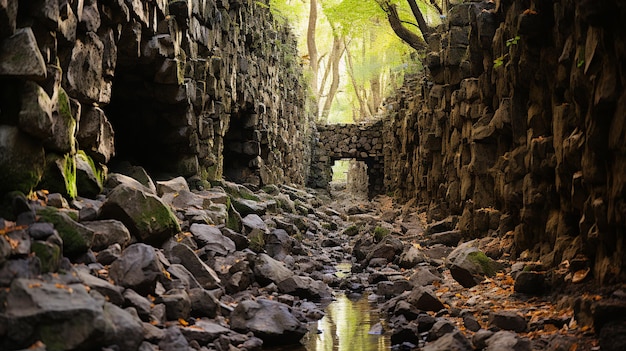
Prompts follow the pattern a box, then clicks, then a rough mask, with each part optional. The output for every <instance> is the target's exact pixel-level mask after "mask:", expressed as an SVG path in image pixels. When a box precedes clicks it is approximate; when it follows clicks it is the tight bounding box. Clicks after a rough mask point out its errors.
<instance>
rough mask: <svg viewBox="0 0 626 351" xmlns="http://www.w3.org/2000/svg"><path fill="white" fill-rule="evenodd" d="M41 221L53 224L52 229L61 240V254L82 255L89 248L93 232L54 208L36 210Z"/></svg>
mask: <svg viewBox="0 0 626 351" xmlns="http://www.w3.org/2000/svg"><path fill="white" fill-rule="evenodd" d="M37 215H38V216H39V217H40V220H41V221H45V222H50V223H52V224H54V228H55V229H56V231H57V232H58V233H59V236H61V238H62V239H63V253H64V254H65V255H66V256H69V257H73V256H78V255H81V254H84V253H85V252H87V250H89V249H90V248H91V245H92V243H93V238H94V235H95V233H94V231H93V230H92V229H90V228H88V227H86V226H84V225H82V224H80V223H78V222H76V221H74V220H73V219H72V218H71V217H70V216H69V215H67V214H66V213H64V212H61V211H59V210H57V209H56V208H54V207H43V208H41V209H39V210H37Z"/></svg>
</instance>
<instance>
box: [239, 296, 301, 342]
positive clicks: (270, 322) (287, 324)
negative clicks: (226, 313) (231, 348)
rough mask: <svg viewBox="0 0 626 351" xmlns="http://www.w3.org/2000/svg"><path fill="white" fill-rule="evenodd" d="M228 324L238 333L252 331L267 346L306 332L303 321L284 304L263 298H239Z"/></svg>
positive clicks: (292, 338)
mask: <svg viewBox="0 0 626 351" xmlns="http://www.w3.org/2000/svg"><path fill="white" fill-rule="evenodd" d="M230 326H231V328H232V329H233V330H235V331H238V332H241V333H248V332H252V333H254V335H255V336H256V337H258V338H260V339H262V340H263V345H268V346H269V345H289V344H295V343H297V342H298V341H300V339H302V337H303V336H304V334H306V332H307V328H306V324H304V323H302V322H300V321H299V320H298V319H297V318H296V317H295V316H294V314H293V313H292V311H291V308H290V307H289V306H288V305H286V304H284V303H280V302H277V301H271V300H266V299H257V300H256V301H252V300H245V301H241V302H240V303H239V304H238V305H237V307H235V309H234V311H233V312H232V314H231V316H230Z"/></svg>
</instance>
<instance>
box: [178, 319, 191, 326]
mask: <svg viewBox="0 0 626 351" xmlns="http://www.w3.org/2000/svg"><path fill="white" fill-rule="evenodd" d="M178 323H180V325H182V326H183V327H186V326H189V322H187V321H186V320H184V319H182V318H178Z"/></svg>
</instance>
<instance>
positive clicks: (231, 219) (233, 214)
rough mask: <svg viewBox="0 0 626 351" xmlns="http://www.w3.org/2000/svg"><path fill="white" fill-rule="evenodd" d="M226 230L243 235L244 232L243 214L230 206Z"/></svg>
mask: <svg viewBox="0 0 626 351" xmlns="http://www.w3.org/2000/svg"><path fill="white" fill-rule="evenodd" d="M226 228H228V229H231V230H234V231H236V232H237V233H241V231H242V230H243V221H242V220H241V214H239V212H237V210H235V208H234V207H233V206H232V205H231V204H229V206H228V218H227V219H226Z"/></svg>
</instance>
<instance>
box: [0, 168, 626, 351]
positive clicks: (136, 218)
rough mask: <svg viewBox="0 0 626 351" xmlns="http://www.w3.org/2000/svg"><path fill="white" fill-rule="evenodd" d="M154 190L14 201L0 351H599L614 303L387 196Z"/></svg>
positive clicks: (176, 182) (172, 185) (567, 274)
mask: <svg viewBox="0 0 626 351" xmlns="http://www.w3.org/2000/svg"><path fill="white" fill-rule="evenodd" d="M148 180H149V182H147V183H145V184H141V183H139V182H138V181H137V180H135V179H133V178H131V177H128V176H125V175H122V174H116V173H112V174H110V175H109V178H108V183H107V189H106V191H105V195H104V196H100V197H98V198H97V199H86V198H77V199H76V200H73V201H71V202H67V201H66V200H65V199H64V198H63V197H62V196H60V195H59V194H49V193H46V192H42V191H40V192H37V193H36V194H35V196H34V197H31V198H25V197H23V196H16V197H15V198H14V199H13V204H14V205H13V209H14V214H15V219H14V221H10V220H4V221H3V222H2V235H1V236H0V238H1V240H0V243H1V244H2V251H1V252H2V255H0V258H1V259H2V262H3V264H2V267H1V269H0V284H1V285H2V286H3V287H4V289H3V290H2V294H0V300H1V301H0V302H2V303H1V304H0V306H2V307H0V322H2V323H0V325H2V326H3V327H2V328H0V348H1V349H2V350H20V349H25V348H30V349H36V350H88V349H89V350H93V349H107V350H113V349H115V350H142V351H147V350H163V351H174V350H176V351H179V350H235V349H237V350H261V349H263V350H309V351H313V350H315V351H321V350H329V351H330V350H388V349H394V350H396V349H397V350H416V349H421V350H431V351H432V350H489V351H494V350H505V349H506V350H508V349H515V350H518V351H523V350H544V349H548V350H598V349H599V348H598V346H597V345H598V340H596V335H595V334H594V333H593V331H592V330H591V329H589V328H588V327H586V325H587V324H585V323H587V322H588V321H587V320H585V318H596V319H598V318H601V315H598V313H597V311H596V314H595V315H594V314H592V313H593V311H590V308H589V306H590V305H591V304H590V302H592V301H598V300H606V301H607V304H606V305H605V306H609V307H606V308H610V306H612V305H611V304H610V302H611V301H613V300H611V298H612V297H615V296H620V295H619V294H620V293H621V294H623V290H619V289H618V290H614V291H612V295H610V294H608V293H607V292H606V291H605V292H601V291H598V293H597V294H586V295H583V296H580V295H579V294H577V293H576V289H578V288H579V287H582V286H584V284H586V282H587V281H586V278H585V277H584V276H583V275H582V273H580V272H579V271H577V270H576V268H575V265H576V263H575V262H572V263H571V265H572V267H569V268H567V267H563V272H561V273H562V276H550V277H549V276H547V275H546V273H545V271H544V268H543V267H541V266H540V265H539V264H538V263H535V262H525V261H523V260H519V261H510V260H509V259H508V256H507V255H506V245H507V244H508V243H507V242H506V241H502V240H500V239H497V238H491V237H486V238H482V239H474V240H467V239H466V238H462V237H461V236H460V235H459V232H458V230H455V225H456V223H454V219H453V218H450V219H447V220H444V221H440V222H435V223H426V218H427V217H426V215H425V213H423V212H421V211H420V209H419V208H416V207H410V206H404V207H401V206H400V205H399V204H397V203H395V202H394V201H393V199H392V198H390V197H387V196H379V197H377V198H375V199H373V200H372V201H368V200H364V199H362V198H357V197H354V196H352V195H350V194H346V193H333V194H332V196H331V195H330V194H328V193H325V192H323V191H313V190H307V191H305V190H303V189H296V188H293V187H289V186H284V185H282V186H267V187H264V188H263V189H250V188H246V187H244V186H242V185H238V184H234V183H229V182H219V183H215V184H213V185H211V186H209V187H208V188H203V189H190V188H189V185H188V184H187V182H186V181H185V180H184V179H183V178H175V179H171V180H166V181H156V182H154V183H152V181H151V180H150V179H149V178H148ZM61 252H62V254H60V253H61ZM557 273H558V272H557ZM557 273H554V274H557ZM561 273H559V274H561ZM549 278H550V279H551V280H550V279H549ZM558 279H562V280H561V281H560V282H561V284H562V286H561V285H558V284H555V282H557V281H559V280H558ZM622 296H623V295H622ZM585 303H587V305H585ZM617 306H619V305H617ZM94 321H98V322H97V323H96V322H94Z"/></svg>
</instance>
